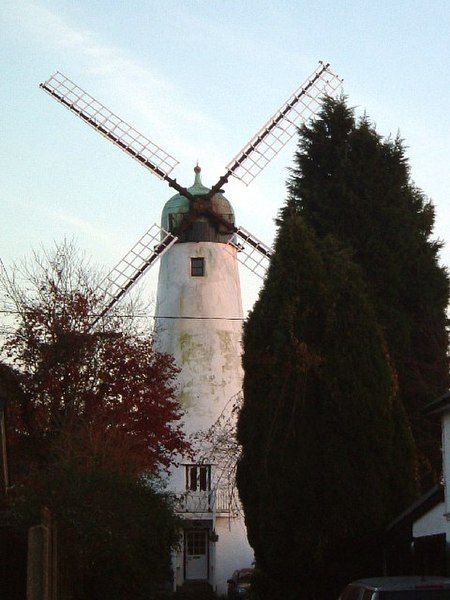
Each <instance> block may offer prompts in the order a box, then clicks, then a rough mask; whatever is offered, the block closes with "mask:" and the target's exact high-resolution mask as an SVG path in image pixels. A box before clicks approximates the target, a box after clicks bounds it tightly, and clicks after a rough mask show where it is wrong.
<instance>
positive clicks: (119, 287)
mask: <svg viewBox="0 0 450 600" xmlns="http://www.w3.org/2000/svg"><path fill="white" fill-rule="evenodd" d="M177 239H178V238H177V237H176V236H174V235H173V234H172V233H168V232H167V231H165V230H164V229H162V228H161V227H159V226H158V225H156V224H154V225H152V226H151V227H150V229H149V230H148V231H146V232H145V233H144V235H143V236H142V237H141V238H140V240H139V241H138V242H137V243H136V244H135V245H134V246H133V247H132V248H131V250H130V251H129V252H128V253H127V254H126V255H125V256H124V257H123V258H122V260H121V261H120V262H119V263H118V264H117V265H116V266H115V267H114V269H112V271H111V272H110V273H109V274H108V275H107V276H106V277H105V279H104V280H103V281H102V282H101V283H100V285H99V287H98V291H99V293H100V295H101V296H102V297H103V302H104V308H103V310H102V311H101V313H100V314H99V315H97V316H96V318H95V319H94V320H93V321H92V323H91V328H92V327H93V326H94V325H95V324H96V323H97V322H98V321H99V320H100V319H101V318H102V317H104V316H105V315H106V313H107V312H108V311H109V310H110V309H111V308H112V307H113V306H114V304H116V302H118V301H119V300H120V298H122V296H123V295H124V294H125V293H126V292H128V291H129V290H130V289H131V288H132V287H133V285H135V283H137V282H138V281H139V279H140V278H141V277H142V275H144V273H146V272H147V270H148V269H149V268H150V267H151V266H152V265H153V264H154V263H155V262H156V261H157V259H158V258H159V257H160V256H162V255H163V254H164V253H165V252H166V251H167V250H168V249H169V248H170V247H171V246H172V245H173V244H174V243H175V242H176V241H177Z"/></svg>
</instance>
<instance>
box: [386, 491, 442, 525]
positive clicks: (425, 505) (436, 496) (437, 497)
mask: <svg viewBox="0 0 450 600" xmlns="http://www.w3.org/2000/svg"><path fill="white" fill-rule="evenodd" d="M441 502H444V486H443V485H442V484H441V483H438V484H436V485H435V486H434V487H432V488H431V489H430V490H428V492H426V493H425V494H423V496H421V497H420V498H418V499H417V500H416V501H415V502H413V504H411V505H410V506H409V507H408V508H407V509H406V510H405V511H403V512H402V514H401V515H399V516H398V517H397V518H396V519H394V520H393V521H392V522H391V523H390V524H389V525H388V527H387V529H386V535H387V536H390V535H391V534H394V533H396V532H397V531H399V530H401V529H404V528H406V527H410V526H412V524H413V523H414V522H415V521H417V519H420V517H422V516H423V515H425V514H426V513H427V512H428V511H430V510H431V509H432V508H434V507H435V506H437V505H438V504H440V503H441Z"/></svg>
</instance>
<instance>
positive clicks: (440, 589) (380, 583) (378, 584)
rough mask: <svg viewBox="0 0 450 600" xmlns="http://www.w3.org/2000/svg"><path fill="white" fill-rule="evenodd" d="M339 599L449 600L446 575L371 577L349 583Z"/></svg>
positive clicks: (448, 581)
mask: <svg viewBox="0 0 450 600" xmlns="http://www.w3.org/2000/svg"><path fill="white" fill-rule="evenodd" d="M339 600H450V579H448V578H447V577H373V578H370V579H359V580H358V581H353V582H352V583H350V584H349V585H348V586H347V587H346V588H345V590H344V591H343V592H342V594H341V595H340V596H339Z"/></svg>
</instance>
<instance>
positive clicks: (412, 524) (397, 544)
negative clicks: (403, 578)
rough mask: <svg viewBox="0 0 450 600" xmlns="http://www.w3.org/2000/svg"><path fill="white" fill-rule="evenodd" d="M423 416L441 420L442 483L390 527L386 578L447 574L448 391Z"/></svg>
mask: <svg viewBox="0 0 450 600" xmlns="http://www.w3.org/2000/svg"><path fill="white" fill-rule="evenodd" d="M424 414H425V415H427V416H428V418H440V420H441V426H442V483H440V484H437V485H435V486H434V487H433V488H431V489H430V490H429V491H428V492H427V493H426V494H424V495H423V496H422V497H421V498H419V499H418V500H417V501H416V502H415V503H414V504H412V505H411V506H410V507H409V508H408V509H407V510H406V511H405V512H404V513H402V514H401V515H400V516H399V517H398V518H397V519H395V521H394V522H393V523H391V525H390V526H389V528H388V531H387V544H386V546H385V558H386V572H387V574H389V575H406V574H419V575H446V576H448V575H450V391H449V392H447V393H446V394H444V395H443V396H441V397H440V398H438V399H437V400H435V401H434V402H432V403H431V404H429V405H428V406H427V407H426V408H425V410H424Z"/></svg>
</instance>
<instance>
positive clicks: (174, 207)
mask: <svg viewBox="0 0 450 600" xmlns="http://www.w3.org/2000/svg"><path fill="white" fill-rule="evenodd" d="M194 171H195V180H194V185H192V186H191V187H190V188H188V192H190V193H191V194H192V195H193V196H202V195H205V194H207V193H208V192H209V188H207V187H206V186H204V185H203V183H202V180H201V177H200V172H201V169H200V167H199V166H198V165H197V166H196V167H195V169H194ZM211 209H212V210H213V211H214V212H216V213H218V214H220V215H221V216H223V217H224V218H225V219H226V220H227V221H231V222H232V223H234V211H233V208H232V206H231V204H230V203H229V202H228V200H227V199H226V198H225V196H224V195H223V194H221V193H220V192H218V193H217V194H215V195H214V197H213V198H212V200H211ZM187 212H189V200H188V199H187V198H185V197H184V196H182V195H181V194H175V196H172V198H170V199H169V200H168V201H167V202H166V204H165V205H164V208H163V210H162V215H161V227H162V228H163V229H165V230H166V231H170V230H171V229H173V226H174V225H177V224H179V223H180V219H181V218H182V217H181V215H183V214H185V213H187ZM177 215H180V216H178V217H177ZM200 219H201V220H204V218H203V217H201V218H200Z"/></svg>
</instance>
